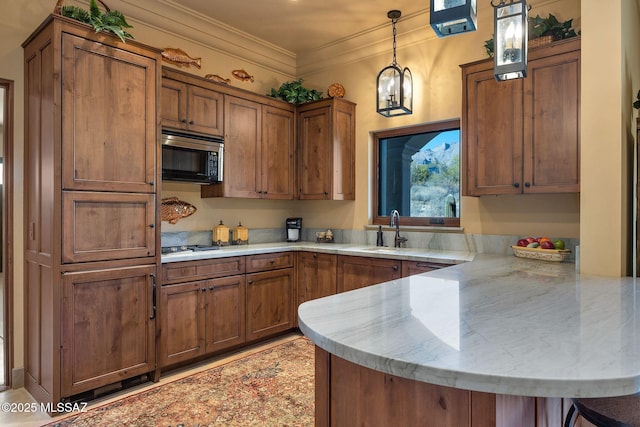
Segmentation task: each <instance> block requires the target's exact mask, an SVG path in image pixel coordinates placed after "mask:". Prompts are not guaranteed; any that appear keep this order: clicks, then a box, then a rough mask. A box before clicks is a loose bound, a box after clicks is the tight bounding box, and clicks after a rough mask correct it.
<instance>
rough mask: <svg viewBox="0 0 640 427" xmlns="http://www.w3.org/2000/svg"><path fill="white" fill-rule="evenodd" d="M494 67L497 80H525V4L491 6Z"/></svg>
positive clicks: (519, 0)
mask: <svg viewBox="0 0 640 427" xmlns="http://www.w3.org/2000/svg"><path fill="white" fill-rule="evenodd" d="M491 6H493V8H494V22H493V23H494V55H493V60H494V67H493V74H494V75H495V77H496V80H498V81H503V80H511V79H521V78H524V77H527V43H528V35H529V34H528V33H529V30H528V23H527V15H528V8H527V4H526V3H525V0H510V2H509V3H507V2H506V1H505V0H500V1H499V3H498V4H494V0H491Z"/></svg>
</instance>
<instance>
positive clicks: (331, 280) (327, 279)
mask: <svg viewBox="0 0 640 427" xmlns="http://www.w3.org/2000/svg"><path fill="white" fill-rule="evenodd" d="M337 266H338V256H337V255H334V254H324V253H318V252H300V253H298V264H297V274H298V305H300V304H302V303H303V302H305V301H311V300H313V299H316V298H322V297H326V296H328V295H333V294H335V293H336V292H337V286H336V274H337Z"/></svg>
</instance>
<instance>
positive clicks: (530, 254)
mask: <svg viewBox="0 0 640 427" xmlns="http://www.w3.org/2000/svg"><path fill="white" fill-rule="evenodd" d="M511 249H513V254H514V255H515V256H517V257H520V258H529V259H539V260H543V261H564V260H565V259H567V257H568V256H569V254H570V253H571V251H570V250H569V249H540V248H527V247H524V246H515V245H514V246H511Z"/></svg>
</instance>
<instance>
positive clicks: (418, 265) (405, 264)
mask: <svg viewBox="0 0 640 427" xmlns="http://www.w3.org/2000/svg"><path fill="white" fill-rule="evenodd" d="M450 266H451V264H442V263H439V262H428V261H402V277H407V276H413V275H414V274H420V273H426V272H428V271H433V270H438V269H439V268H444V267H450Z"/></svg>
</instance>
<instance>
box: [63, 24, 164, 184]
mask: <svg viewBox="0 0 640 427" xmlns="http://www.w3.org/2000/svg"><path fill="white" fill-rule="evenodd" d="M156 79H157V74H156V62H155V61H154V60H153V59H151V58H148V57H145V56H141V55H137V54H134V53H131V52H126V51H123V50H120V49H117V48H113V47H110V46H106V45H103V44H100V43H97V42H93V41H90V40H85V39H82V38H80V37H77V36H73V35H71V34H67V33H63V35H62V119H63V120H62V187H63V188H64V189H75V190H98V191H122V192H142V193H152V192H155V186H154V182H155V166H156V141H157V137H158V135H157V131H156Z"/></svg>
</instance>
